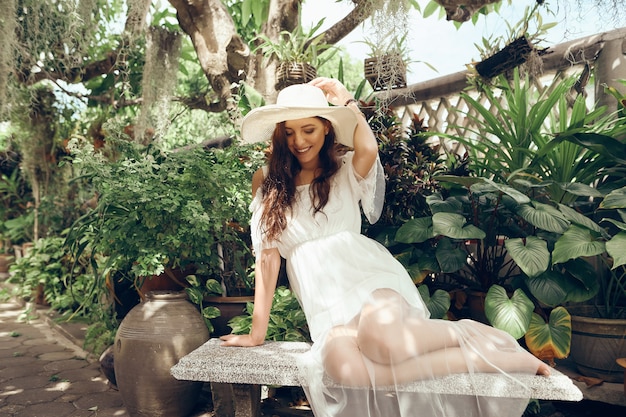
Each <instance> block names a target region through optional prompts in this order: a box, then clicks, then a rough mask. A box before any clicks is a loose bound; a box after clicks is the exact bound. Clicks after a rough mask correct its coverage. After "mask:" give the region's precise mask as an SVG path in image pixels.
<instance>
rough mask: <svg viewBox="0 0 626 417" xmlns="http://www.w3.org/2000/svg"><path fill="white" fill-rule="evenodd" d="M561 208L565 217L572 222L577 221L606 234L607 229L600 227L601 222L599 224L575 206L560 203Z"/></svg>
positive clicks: (581, 224)
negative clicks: (575, 208) (578, 210)
mask: <svg viewBox="0 0 626 417" xmlns="http://www.w3.org/2000/svg"><path fill="white" fill-rule="evenodd" d="M559 210H561V213H563V215H564V216H565V218H566V219H567V220H569V221H570V222H572V223H576V224H578V225H580V226H584V227H586V228H588V229H591V230H593V231H595V232H598V233H601V234H604V235H606V231H605V230H604V229H603V228H602V227H600V225H599V224H597V223H596V222H594V221H593V220H591V219H590V218H589V217H587V216H585V215H584V214H581V213H579V212H577V211H576V210H574V209H573V208H571V207H569V206H566V205H565V204H559Z"/></svg>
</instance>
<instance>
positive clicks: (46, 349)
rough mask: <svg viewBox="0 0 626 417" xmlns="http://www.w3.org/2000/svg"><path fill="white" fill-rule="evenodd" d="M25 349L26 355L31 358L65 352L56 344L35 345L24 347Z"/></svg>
mask: <svg viewBox="0 0 626 417" xmlns="http://www.w3.org/2000/svg"><path fill="white" fill-rule="evenodd" d="M25 348H26V349H27V350H28V353H29V354H31V355H33V356H40V355H43V354H44V353H55V352H65V351H66V349H65V348H64V347H63V346H61V345H58V344H56V343H55V344H53V345H51V344H49V343H46V344H42V345H35V346H31V345H28V346H25Z"/></svg>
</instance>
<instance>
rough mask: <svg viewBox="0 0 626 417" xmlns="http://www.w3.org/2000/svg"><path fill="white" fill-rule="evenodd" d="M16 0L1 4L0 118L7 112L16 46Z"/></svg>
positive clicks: (8, 0) (7, 0) (6, 0)
mask: <svg viewBox="0 0 626 417" xmlns="http://www.w3.org/2000/svg"><path fill="white" fill-rule="evenodd" d="M16 7H17V5H16V0H5V1H4V2H3V5H2V9H3V10H2V15H1V16H0V33H2V36H1V37H0V120H3V119H4V118H5V116H6V114H7V112H8V108H7V103H8V101H9V100H8V93H7V92H8V85H9V77H10V76H11V73H12V71H13V68H14V66H15V65H14V51H15V48H16V42H17V40H16V37H15V27H16V21H15V17H16V15H15V12H16Z"/></svg>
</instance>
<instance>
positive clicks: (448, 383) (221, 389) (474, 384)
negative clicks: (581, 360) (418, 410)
mask: <svg viewBox="0 0 626 417" xmlns="http://www.w3.org/2000/svg"><path fill="white" fill-rule="evenodd" d="M220 343H221V341H220V340H219V339H211V340H209V341H208V342H206V343H205V344H204V345H202V346H200V347H199V348H198V349H196V350H194V351H193V352H191V353H190V354H188V355H186V356H185V357H183V358H182V359H181V360H180V361H179V362H178V363H177V364H176V365H174V366H173V367H172V369H171V374H172V375H173V376H174V378H176V379H179V380H187V381H203V382H210V383H211V390H212V392H213V395H214V397H215V396H219V397H220V400H219V401H216V404H214V405H215V406H216V407H217V408H220V407H225V410H222V411H220V410H217V409H216V414H217V415H218V416H223V415H234V416H236V417H258V416H260V404H261V386H262V385H270V386H271V385H276V386H301V385H302V381H300V380H299V378H298V368H297V365H296V362H297V358H298V356H299V355H302V354H304V353H306V352H307V351H308V350H309V348H310V345H309V344H307V343H303V342H266V343H265V344H264V345H261V346H256V347H251V348H241V347H223V346H220ZM516 377H517V378H518V380H521V381H522V382H524V383H525V384H526V385H527V386H528V387H529V388H530V393H531V394H530V397H531V398H534V399H540V400H559V401H580V400H582V398H583V395H582V393H581V391H580V390H579V389H578V388H577V387H576V386H575V385H574V384H573V382H572V380H571V379H570V378H569V377H568V376H566V375H564V374H562V373H561V372H559V371H557V370H556V369H553V370H552V375H551V376H549V377H544V376H533V375H517V376H516ZM512 387H513V383H512V382H511V381H509V380H508V379H507V378H503V377H502V376H500V375H498V374H489V373H485V374H474V375H473V376H472V377H471V378H470V376H469V375H467V374H454V375H449V376H446V377H443V378H440V379H437V380H434V381H417V382H414V383H411V384H407V385H406V386H403V387H402V390H403V391H408V392H437V393H441V394H449V395H477V396H484V397H507V398H511V397H513V396H512V395H511V389H512Z"/></svg>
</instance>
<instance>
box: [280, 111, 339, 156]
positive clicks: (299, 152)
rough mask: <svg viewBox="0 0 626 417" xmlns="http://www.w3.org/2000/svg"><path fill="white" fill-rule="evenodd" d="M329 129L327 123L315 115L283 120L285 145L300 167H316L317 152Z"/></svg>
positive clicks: (322, 144)
mask: <svg viewBox="0 0 626 417" xmlns="http://www.w3.org/2000/svg"><path fill="white" fill-rule="evenodd" d="M329 129H330V126H329V123H328V122H325V121H323V120H321V119H319V118H317V117H310V118H306V119H296V120H287V121H286V122H285V133H286V135H287V146H288V147H289V151H291V153H292V154H293V155H294V156H295V157H296V158H297V159H298V161H299V162H300V165H301V166H302V168H315V167H317V165H318V162H319V153H320V150H321V149H322V147H323V146H324V140H325V136H326V135H327V134H328V131H329Z"/></svg>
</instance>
